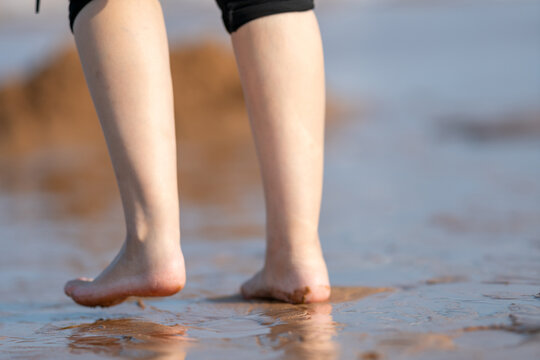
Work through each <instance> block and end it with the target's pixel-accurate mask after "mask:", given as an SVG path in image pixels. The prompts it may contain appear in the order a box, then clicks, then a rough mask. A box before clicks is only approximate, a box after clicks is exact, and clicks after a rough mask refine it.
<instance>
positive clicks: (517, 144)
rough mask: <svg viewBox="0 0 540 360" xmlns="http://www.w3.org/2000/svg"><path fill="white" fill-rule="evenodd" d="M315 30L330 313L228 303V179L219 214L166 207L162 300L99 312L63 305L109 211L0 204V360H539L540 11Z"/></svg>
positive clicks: (394, 12)
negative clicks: (177, 285)
mask: <svg viewBox="0 0 540 360" xmlns="http://www.w3.org/2000/svg"><path fill="white" fill-rule="evenodd" d="M211 15H214V14H211ZM179 16H180V15H179ZM200 16H201V17H202V18H203V19H204V21H203V22H202V23H205V21H206V22H208V19H207V18H206V17H205V16H209V15H207V14H206V13H203V14H200ZM319 17H320V22H321V28H322V32H323V38H324V43H325V48H326V64H327V74H328V83H329V88H330V90H331V91H332V93H333V94H337V95H339V96H340V97H341V99H343V100H342V101H343V102H344V103H346V104H348V105H347V106H348V108H349V111H348V112H347V115H346V118H345V119H343V120H342V121H340V122H336V123H335V124H334V125H333V127H332V128H331V129H329V132H328V136H327V152H326V168H325V189H324V195H323V209H322V214H321V227H320V234H321V239H322V241H323V247H324V250H325V256H326V259H327V261H328V265H329V271H330V276H331V281H332V283H333V285H334V287H333V289H332V290H333V295H332V299H331V300H330V301H329V302H328V303H324V304H313V305H299V306H293V305H288V304H281V303H271V302H246V301H243V300H241V299H240V298H239V296H238V294H237V292H238V291H237V289H238V286H239V284H241V282H242V281H243V280H245V279H247V278H248V277H249V276H250V274H252V273H254V272H255V271H256V270H257V269H258V268H259V266H260V265H261V263H262V260H263V252H264V245H263V242H262V236H263V233H262V230H263V220H264V213H263V207H262V206H263V204H262V195H261V191H260V188H259V187H258V183H256V182H255V183H254V182H253V179H252V178H251V177H242V176H240V175H238V176H236V177H231V178H227V179H228V180H227V183H226V184H223V187H226V188H229V189H230V188H232V189H235V190H236V191H234V192H232V193H233V194H237V197H233V198H231V197H219V198H220V199H221V201H219V202H216V203H215V204H212V203H211V202H208V201H205V202H204V203H201V202H198V201H194V200H193V199H194V198H189V197H185V198H183V200H182V201H183V202H182V226H183V229H182V236H183V240H182V241H183V247H184V251H185V255H186V262H187V271H188V283H187V286H186V288H185V289H184V290H183V291H182V292H181V293H180V294H177V295H175V296H173V297H170V298H166V299H154V300H147V299H143V300H137V299H133V300H131V301H128V302H126V303H124V304H122V305H119V306H116V307H113V308H110V309H87V308H83V307H80V306H77V305H75V304H73V303H72V302H71V301H70V300H69V299H68V298H66V297H65V295H64V294H63V293H62V287H63V284H64V282H65V281H66V280H67V279H69V278H72V277H75V276H80V275H95V274H97V273H98V272H99V271H100V269H102V268H103V267H104V266H105V265H106V264H107V263H108V262H109V261H110V259H111V258H112V257H113V256H114V254H115V251H116V250H117V249H118V248H119V246H120V243H121V241H122V236H123V230H122V224H123V219H122V214H121V209H120V208H119V204H118V199H117V198H115V197H113V198H112V199H105V200H106V201H104V203H105V204H107V206H105V207H100V211H98V212H92V213H90V214H88V213H85V212H82V213H81V212H70V211H66V210H65V209H66V206H65V202H66V201H68V200H66V197H65V196H64V195H65V194H64V195H62V196H60V195H59V194H58V193H55V192H47V191H41V190H39V189H37V190H33V191H8V190H7V189H4V190H0V214H1V216H0V241H1V244H2V251H1V252H0V269H1V272H0V284H1V286H0V357H2V358H37V357H39V358H54V359H57V358H65V357H71V356H74V355H76V356H78V357H80V358H85V359H86V358H109V357H125V358H175V359H178V358H180V359H181V358H190V359H206V358H217V357H220V358H225V359H228V358H251V357H256V358H261V359H266V358H268V359H275V358H286V359H287V358H295V359H297V358H299V359H303V358H305V359H338V358H342V359H383V358H385V359H396V358H397V359H423V358H429V359H438V358H442V359H447V358H494V359H508V358H531V359H532V358H538V356H539V355H540V295H537V294H539V293H540V265H539V260H540V182H539V181H538V180H539V179H540V166H538V165H539V164H540V141H539V139H540V134H539V132H538V124H539V122H540V117H539V115H538V114H540V67H538V64H540V41H538V38H539V35H538V31H537V29H538V28H540V3H539V2H537V1H513V2H494V1H477V2H468V1H458V2H444V1H436V2H428V1H416V2H407V3H406V5H404V3H399V2H388V1H385V2H354V1H344V2H338V3H337V4H336V5H330V4H326V5H321V7H320V12H319ZM176 26H178V29H176ZM189 26H195V25H189ZM180 28H181V27H180V26H179V25H174V24H173V25H172V26H171V31H173V32H175V31H180V30H179V29H180ZM2 36H4V35H2ZM28 36H29V37H31V36H30V35H28ZM34 36H35V37H34V38H36V37H37V35H34ZM0 38H1V36H0ZM2 44H3V43H2ZM32 56H34V55H33V53H32ZM21 57H23V55H21ZM2 64H3V65H2ZM8 65H9V66H12V64H8V62H6V63H2V62H1V61H0V74H1V73H5V71H6V70H5V69H7V67H8ZM2 66H4V68H3V69H4V70H2V69H1V68H2ZM3 71H4V72H3ZM516 129H517V130H516ZM228 166H230V169H233V170H234V171H238V169H241V165H239V164H238V163H236V162H234V161H233V160H231V164H228ZM239 166H240V167H239ZM225 168H227V166H225ZM209 171H210V169H209ZM224 171H225V170H224ZM231 171H232V170H231ZM231 179H234V180H235V181H236V182H232V183H229V182H231ZM217 185H219V184H217ZM214 191H220V190H219V187H216V188H214ZM68 195H69V193H68ZM79 195H80V194H78V196H79ZM92 196H95V194H94V195H92ZM82 199H83V200H84V196H82ZM86 200H88V199H86ZM81 201H82V200H81ZM100 204H101V202H100ZM68 209H69V207H68Z"/></svg>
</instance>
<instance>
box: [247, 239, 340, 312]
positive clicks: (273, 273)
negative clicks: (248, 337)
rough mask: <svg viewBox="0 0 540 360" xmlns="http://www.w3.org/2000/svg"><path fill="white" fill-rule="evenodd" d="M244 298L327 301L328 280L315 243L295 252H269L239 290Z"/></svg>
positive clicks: (319, 251)
mask: <svg viewBox="0 0 540 360" xmlns="http://www.w3.org/2000/svg"><path fill="white" fill-rule="evenodd" d="M240 291H241V293H242V296H243V297H244V298H246V299H253V298H269V299H275V300H281V301H285V302H288V303H293V304H305V303H313V302H321V301H326V300H328V298H329V297H330V281H329V280H328V271H327V269H326V264H325V262H324V259H323V256H322V252H321V250H320V247H319V246H318V244H316V245H313V246H311V248H310V249H305V248H304V249H303V250H302V252H301V254H298V252H297V253H296V254H295V252H294V251H290V250H282V251H277V252H271V251H268V253H267V256H266V264H265V266H264V268H263V269H262V270H261V271H259V272H258V273H257V274H255V276H253V277H252V278H251V279H249V280H248V281H246V282H245V283H244V284H243V285H242V287H241V289H240Z"/></svg>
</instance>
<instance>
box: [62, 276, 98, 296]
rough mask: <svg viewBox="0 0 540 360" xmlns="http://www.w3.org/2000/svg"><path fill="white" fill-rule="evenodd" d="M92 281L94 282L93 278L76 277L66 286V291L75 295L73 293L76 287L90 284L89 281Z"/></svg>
mask: <svg viewBox="0 0 540 360" xmlns="http://www.w3.org/2000/svg"><path fill="white" fill-rule="evenodd" d="M90 282H92V279H89V278H83V277H81V278H78V279H75V280H70V281H68V282H67V283H66V285H65V286H64V292H65V293H66V295H67V296H69V297H73V293H74V291H75V290H76V289H78V288H80V287H82V286H85V285H88V283H90Z"/></svg>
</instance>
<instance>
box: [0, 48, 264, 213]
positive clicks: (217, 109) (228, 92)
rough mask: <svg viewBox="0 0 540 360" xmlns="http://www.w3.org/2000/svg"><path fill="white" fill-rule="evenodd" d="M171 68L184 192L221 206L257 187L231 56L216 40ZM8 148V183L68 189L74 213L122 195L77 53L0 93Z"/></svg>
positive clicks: (0, 146)
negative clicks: (238, 193) (239, 192)
mask: <svg viewBox="0 0 540 360" xmlns="http://www.w3.org/2000/svg"><path fill="white" fill-rule="evenodd" d="M171 72H172V78H173V84H174V103H175V117H176V134H177V138H178V147H179V156H178V158H179V171H180V173H181V174H180V186H181V193H182V196H184V198H186V199H188V200H189V199H193V200H196V201H199V202H200V201H206V200H208V201H212V202H214V201H219V200H220V199H221V200H226V199H230V196H234V195H235V193H236V191H232V189H233V188H240V189H241V188H242V186H245V185H246V184H247V183H249V184H259V176H258V171H257V165H256V158H255V151H254V149H253V143H252V139H251V132H250V128H249V122H248V118H247V113H246V110H245V104H244V99H243V95H242V88H241V84H240V80H239V77H238V72H237V69H236V63H235V59H234V56H233V54H232V52H231V51H230V50H229V49H227V48H225V47H223V46H221V45H218V44H217V43H214V42H211V41H206V42H199V43H197V44H196V45H189V46H184V47H181V48H177V49H172V50H171ZM0 153H1V154H3V155H4V156H3V157H2V158H0V161H1V162H2V166H3V167H4V169H6V168H7V169H9V170H8V171H5V172H3V174H2V175H0V185H2V186H3V187H4V188H5V187H7V188H8V189H10V190H16V189H21V190H28V189H39V190H45V191H53V192H55V193H57V194H65V195H66V196H65V198H66V199H69V201H68V202H69V203H70V204H71V205H70V206H68V209H69V210H70V211H76V212H87V211H90V210H91V209H97V208H101V207H102V206H103V205H104V204H105V203H107V202H108V199H110V197H111V195H114V193H115V192H116V191H117V190H116V184H115V182H114V176H113V172H112V167H111V164H110V160H109V159H108V156H107V148H106V145H105V141H104V138H103V135H102V132H101V128H100V125H99V121H98V119H97V116H96V114H95V110H94V107H93V104H92V100H91V98H90V95H89V92H88V89H87V86H86V82H85V80H84V76H83V72H82V68H81V65H80V62H79V59H78V55H77V53H76V51H75V49H68V50H66V51H64V52H62V53H60V54H58V56H56V57H54V58H53V59H51V61H49V62H48V63H47V64H45V66H44V67H43V68H41V69H39V70H38V71H37V72H36V73H34V74H33V75H31V76H30V77H29V78H28V79H27V80H25V81H20V82H12V83H9V84H5V85H4V86H3V88H2V89H0ZM14 159H16V161H14ZM224 183H225V184H231V183H238V184H239V185H240V187H238V186H227V185H223V184H224ZM77 194H79V195H80V197H77Z"/></svg>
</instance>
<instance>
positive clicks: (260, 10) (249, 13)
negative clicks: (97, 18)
mask: <svg viewBox="0 0 540 360" xmlns="http://www.w3.org/2000/svg"><path fill="white" fill-rule="evenodd" d="M90 1H92V0H70V1H69V27H70V28H71V32H73V23H74V22H75V18H76V17H77V14H79V12H80V11H81V10H82V8H83V7H84V6H85V5H86V4H88V3H89V2H90ZM313 1H314V0H216V2H217V5H218V6H219V8H220V9H221V19H222V20H223V25H224V26H225V29H227V32H228V33H229V34H230V33H233V32H235V31H236V30H237V29H238V28H239V27H240V26H242V25H244V24H245V23H247V22H249V21H251V20H255V19H257V18H260V17H263V16H267V15H272V14H279V13H284V12H291V11H306V10H311V9H313V8H314V3H313Z"/></svg>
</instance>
